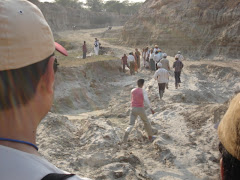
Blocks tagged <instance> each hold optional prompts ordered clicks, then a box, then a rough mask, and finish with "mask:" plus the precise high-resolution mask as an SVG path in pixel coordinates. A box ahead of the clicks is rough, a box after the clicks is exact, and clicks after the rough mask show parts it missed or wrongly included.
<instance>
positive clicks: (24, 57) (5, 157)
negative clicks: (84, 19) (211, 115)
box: [0, 0, 240, 180]
mask: <svg viewBox="0 0 240 180" xmlns="http://www.w3.org/2000/svg"><path fill="white" fill-rule="evenodd" d="M0 9H1V11H0V22H1V23H0V32H7V33H3V34H1V43H0V54H1V56H0V77H1V78H0V85H1V88H0V102H1V103H0V162H1V163H0V176H1V180H14V179H19V180H60V179H61V180H63V179H64V180H66V179H67V180H87V178H81V177H79V176H77V175H74V174H69V173H67V172H66V171H63V170H61V169H58V168H57V167H56V166H54V165H53V164H51V163H50V162H48V161H47V160H46V159H44V158H43V157H41V155H40V153H39V152H38V147H37V145H36V136H37V127H38V126H39V124H40V122H41V121H42V120H43V118H44V117H45V116H46V114H47V113H48V112H49V110H50V109H51V106H52V102H53V96H54V79H55V73H57V69H58V68H57V65H58V63H57V61H56V57H55V55H54V52H55V49H56V50H57V51H59V52H60V53H62V54H63V55H67V54H68V53H67V51H66V50H65V49H64V48H63V47H62V46H61V45H59V44H58V43H55V42H54V38H53V34H52V31H51V29H50V27H49V25H48V23H47V22H46V20H45V18H44V17H43V15H42V12H41V11H40V10H39V8H37V6H35V5H33V4H32V3H31V2H29V1H27V0H3V1H1V3H0ZM33 25H34V26H33ZM137 85H138V87H137V88H135V89H133V90H132V91H131V95H132V103H131V104H132V110H131V121H130V126H129V128H127V130H126V133H125V135H124V140H125V141H127V139H128V135H129V133H130V132H131V130H132V127H133V125H134V123H135V120H136V118H137V116H140V117H141V119H142V120H143V122H144V127H145V129H146V131H147V134H148V139H149V140H150V141H153V140H154V139H155V137H154V136H153V132H152V129H151V125H150V123H149V121H148V119H147V116H146V113H145V110H144V104H143V102H144V101H146V102H147V104H148V105H149V107H150V108H151V106H150V104H149V100H148V98H147V94H146V91H144V90H143V89H142V87H143V85H144V80H143V79H139V80H138V81H137ZM239 102H240V94H237V95H236V97H235V98H233V100H232V101H231V103H230V106H229V109H228V110H227V112H226V114H225V115H224V117H223V119H222V121H221V122H220V124H219V126H218V136H219V140H220V145H219V151H220V153H221V160H220V166H221V177H222V179H223V180H228V179H231V180H239V179H240V151H239V149H240V143H239V142H240V103H239ZM151 112H152V113H154V110H153V109H152V108H151Z"/></svg>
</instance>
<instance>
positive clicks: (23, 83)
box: [0, 54, 58, 111]
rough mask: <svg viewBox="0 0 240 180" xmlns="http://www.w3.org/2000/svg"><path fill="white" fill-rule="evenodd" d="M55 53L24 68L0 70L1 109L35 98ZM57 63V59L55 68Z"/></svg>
mask: <svg viewBox="0 0 240 180" xmlns="http://www.w3.org/2000/svg"><path fill="white" fill-rule="evenodd" d="M53 55H54V54H52V55H51V56H49V57H48V58H46V59H44V60H42V61H40V62H37V63H35V64H31V65H29V66H26V67H23V68H19V69H12V70H5V71H0V102H1V103H0V111H1V110H6V109H10V108H13V107H19V106H20V105H23V104H27V102H28V101H29V100H30V99H31V98H33V96H34V94H35V92H36V89H37V85H38V83H39V80H40V78H41V77H42V75H43V74H44V73H45V71H46V67H47V64H48V62H49V59H50V58H51V57H52V56H53ZM57 65H58V64H57V61H55V62H54V70H56V67H57Z"/></svg>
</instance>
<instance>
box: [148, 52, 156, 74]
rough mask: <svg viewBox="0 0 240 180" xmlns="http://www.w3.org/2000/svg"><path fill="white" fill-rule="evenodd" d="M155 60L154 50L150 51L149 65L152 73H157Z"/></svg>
mask: <svg viewBox="0 0 240 180" xmlns="http://www.w3.org/2000/svg"><path fill="white" fill-rule="evenodd" d="M153 58H154V52H153V49H151V50H150V56H149V59H150V60H149V62H150V63H149V64H150V70H151V71H155V70H156V65H155V62H154V60H153Z"/></svg>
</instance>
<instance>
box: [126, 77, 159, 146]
mask: <svg viewBox="0 0 240 180" xmlns="http://www.w3.org/2000/svg"><path fill="white" fill-rule="evenodd" d="M137 85H138V87H137V88H134V89H132V91H131V101H132V103H131V106H132V109H131V114H130V123H129V127H128V128H127V129H126V131H125V134H124V137H123V142H124V143H126V142H127V139H128V136H129V134H130V133H131V131H132V129H133V127H134V125H135V121H136V119H137V117H138V116H140V118H141V120H142V121H143V123H144V128H145V130H146V132H147V134H148V139H149V140H150V141H153V140H154V139H155V137H154V136H153V133H152V127H151V124H150V122H149V121H148V118H147V115H146V112H145V110H144V102H145V103H146V104H147V105H148V107H149V108H150V110H151V112H152V114H154V111H153V109H152V108H151V105H150V102H149V99H148V95H147V92H146V91H145V90H144V89H143V88H142V87H143V85H144V79H139V80H138V81H137Z"/></svg>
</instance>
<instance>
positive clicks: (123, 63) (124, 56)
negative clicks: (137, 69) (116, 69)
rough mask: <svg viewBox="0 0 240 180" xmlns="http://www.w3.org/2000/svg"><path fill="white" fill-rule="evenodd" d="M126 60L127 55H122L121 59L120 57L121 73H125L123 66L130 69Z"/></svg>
mask: <svg viewBox="0 0 240 180" xmlns="http://www.w3.org/2000/svg"><path fill="white" fill-rule="evenodd" d="M127 59H128V57H127V55H126V54H124V55H123V57H122V65H123V72H124V73H125V72H126V70H125V66H127V67H128V68H129V69H130V67H129V66H128V63H127Z"/></svg>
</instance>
